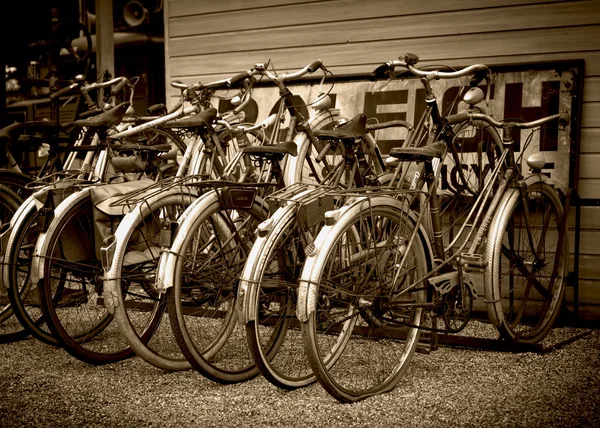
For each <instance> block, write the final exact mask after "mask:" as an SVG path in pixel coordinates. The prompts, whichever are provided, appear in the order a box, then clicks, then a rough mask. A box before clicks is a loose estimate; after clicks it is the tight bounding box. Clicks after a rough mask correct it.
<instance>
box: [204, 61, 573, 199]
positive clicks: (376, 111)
mask: <svg viewBox="0 0 600 428" xmlns="http://www.w3.org/2000/svg"><path fill="white" fill-rule="evenodd" d="M523 68H524V66H520V69H516V67H510V68H509V67H497V68H494V67H492V72H493V81H492V86H491V88H490V102H489V105H486V102H485V101H483V102H482V103H481V104H480V105H478V107H481V108H483V109H484V110H485V111H486V112H487V113H488V114H490V115H492V116H493V117H495V118H496V119H508V120H515V121H531V120H534V119H537V118H541V117H544V116H549V115H552V114H556V113H559V112H565V111H566V112H569V113H571V114H572V116H577V114H578V111H579V110H578V109H579V107H580V106H579V105H578V104H579V103H578V102H576V101H578V100H579V99H580V96H578V94H580V93H581V92H578V91H581V83H580V80H581V79H580V77H581V76H582V74H583V73H582V70H581V64H580V62H577V61H575V62H572V63H569V62H566V63H560V64H536V65H533V66H529V67H528V69H523ZM337 80H338V81H337V82H336V83H334V84H332V83H331V81H325V82H324V83H323V84H322V85H321V84H320V81H303V82H298V83H293V84H290V85H289V87H290V90H291V91H292V93H293V94H294V95H295V97H296V100H297V102H298V103H299V104H300V105H302V106H303V107H302V108H301V109H300V110H301V112H302V113H303V114H304V115H305V116H307V115H308V114H310V112H311V108H310V102H311V101H313V100H315V99H317V97H318V95H319V94H320V93H323V92H326V93H329V95H330V96H331V97H332V99H333V102H334V107H335V108H338V109H340V111H341V113H342V115H343V116H345V117H348V118H352V117H353V116H355V115H356V114H359V113H365V114H366V115H367V117H368V118H369V121H370V123H373V122H386V121H390V120H395V119H402V120H407V121H409V122H411V123H417V122H418V120H419V118H420V116H421V114H422V113H423V111H424V109H425V96H424V89H423V84H422V83H421V82H420V80H419V79H418V78H414V77H406V78H398V79H395V80H392V81H390V82H389V83H388V84H387V85H383V83H385V82H381V81H379V82H370V81H368V80H367V79H366V78H365V76H345V77H344V78H342V79H339V78H338V79H337ZM467 83H468V78H461V79H452V80H437V81H433V82H431V85H432V88H433V90H434V93H435V95H436V97H437V100H438V105H439V106H440V108H441V111H442V112H443V114H452V113H456V112H458V111H461V110H464V109H465V108H466V107H467V106H466V105H465V104H464V103H463V102H462V101H461V100H460V99H459V97H458V95H459V93H460V91H461V88H462V87H463V86H464V85H466V84H467ZM382 86H383V87H382ZM482 89H484V92H485V91H486V89H487V88H486V87H485V86H483V87H482ZM278 102H279V91H278V89H277V88H275V87H270V86H262V87H257V88H255V89H254V93H253V99H252V101H251V103H250V104H249V105H248V106H247V107H246V108H245V112H246V120H248V121H260V120H262V119H264V118H266V117H267V116H269V115H270V114H272V113H274V112H275V111H276V109H277V106H278ZM215 106H216V107H217V108H218V109H219V111H221V112H223V111H226V110H228V109H230V108H231V105H230V104H229V102H228V101H226V100H222V99H221V100H215ZM574 123H575V122H574ZM577 123H578V122H577ZM576 131H578V130H576ZM576 135H578V133H577V132H571V133H570V134H568V133H565V132H562V131H559V127H558V123H555V124H550V125H548V126H546V127H544V128H543V129H540V130H537V131H536V132H534V133H533V134H532V133H531V131H528V130H523V131H521V132H516V133H515V135H513V138H514V139H515V151H516V153H517V157H520V159H521V160H522V162H523V165H522V166H523V169H522V170H523V172H524V173H526V172H527V165H526V164H525V159H527V156H528V155H529V154H531V153H535V152H542V153H543V154H544V157H545V159H546V162H547V165H546V168H544V170H543V172H544V173H545V174H547V175H548V176H549V177H550V179H551V181H552V183H553V184H555V185H556V186H557V187H558V188H560V189H562V190H563V191H566V189H567V188H568V187H569V186H573V180H574V178H573V177H574V174H573V171H572V170H573V169H574V168H576V160H577V156H578V145H576V144H574V140H576V138H575V137H574V136H576ZM405 137H406V134H405V131H403V130H401V129H399V128H392V129H388V130H380V131H377V135H376V139H377V141H378V144H379V146H380V148H381V150H382V152H383V153H384V154H385V153H387V152H388V151H389V150H390V148H392V147H394V146H398V145H400V144H402V141H403V140H404V138H405ZM521 155H522V156H521ZM469 167H470V166H469ZM447 174H448V176H447V177H446V178H445V179H443V181H444V183H450V182H451V177H452V174H454V175H456V171H454V172H453V171H452V167H450V166H449V167H448V168H447ZM575 177H576V176H575Z"/></svg>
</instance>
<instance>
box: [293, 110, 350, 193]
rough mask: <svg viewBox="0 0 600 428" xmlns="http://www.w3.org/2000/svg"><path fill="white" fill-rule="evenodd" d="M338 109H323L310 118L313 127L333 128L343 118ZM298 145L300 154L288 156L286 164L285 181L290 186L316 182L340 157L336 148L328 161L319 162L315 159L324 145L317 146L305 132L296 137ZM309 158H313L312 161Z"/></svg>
mask: <svg viewBox="0 0 600 428" xmlns="http://www.w3.org/2000/svg"><path fill="white" fill-rule="evenodd" d="M342 119H343V118H342V116H340V114H339V112H338V111H337V110H332V111H328V110H321V111H319V113H317V115H315V116H314V117H312V118H311V119H310V120H309V126H310V127H311V129H313V130H316V129H332V128H333V127H334V126H335V125H337V124H338V123H339V122H340V121H341V120H342ZM294 141H295V142H296V145H297V146H298V156H287V161H286V162H287V163H286V166H285V169H284V171H285V183H286V184H287V185H288V186H290V185H292V184H294V183H316V182H317V181H321V179H322V178H323V177H324V176H325V175H327V173H328V172H329V170H330V168H331V165H335V164H336V160H337V159H339V156H338V154H336V151H335V150H330V153H328V156H327V157H326V161H325V162H323V163H322V164H321V165H319V164H317V162H315V161H314V159H315V158H316V157H317V156H318V155H319V151H320V150H321V149H322V147H315V146H314V145H313V144H312V143H311V141H310V140H309V138H308V135H307V134H306V133H305V132H300V133H298V134H297V135H296V138H295V139H294ZM307 158H309V159H311V160H310V161H309V160H307Z"/></svg>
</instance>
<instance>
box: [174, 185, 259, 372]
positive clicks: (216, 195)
mask: <svg viewBox="0 0 600 428" xmlns="http://www.w3.org/2000/svg"><path fill="white" fill-rule="evenodd" d="M220 192H221V190H215V191H211V192H209V193H207V194H205V195H203V196H202V197H201V199H200V200H199V201H198V202H197V203H196V204H195V205H194V206H193V207H191V209H190V210H189V211H186V213H184V214H183V216H182V217H183V218H185V221H183V222H181V223H180V226H179V229H178V231H177V235H176V236H175V240H174V242H173V245H172V246H171V251H170V252H169V256H168V257H169V259H168V261H167V265H166V268H165V276H166V277H167V278H166V279H165V283H166V284H169V283H170V284H172V286H168V288H167V299H168V310H169V314H171V316H170V321H171V327H172V329H173V334H174V335H175V338H176V340H177V342H178V343H179V345H180V348H181V351H182V353H183V354H184V355H185V356H186V358H187V359H188V361H189V362H190V363H191V365H192V367H193V368H195V369H196V370H197V371H198V372H200V373H201V374H203V375H204V376H206V377H208V378H209V379H211V380H213V381H216V382H219V383H235V382H241V381H244V380H247V379H250V378H252V377H254V376H256V375H257V374H258V369H257V368H256V365H255V364H254V361H253V359H252V356H251V355H250V350H249V349H248V347H247V345H246V341H245V338H244V330H243V326H241V325H240V324H238V323H237V313H236V311H235V304H236V302H235V301H236V298H237V286H238V279H239V273H240V271H241V268H242V267H243V265H244V262H245V260H246V257H247V255H248V252H249V250H250V248H249V247H250V245H251V242H246V243H244V241H245V240H246V239H252V237H253V233H254V230H255V229H256V226H257V225H258V223H260V222H261V221H263V220H264V219H265V218H266V216H267V213H268V210H267V207H266V205H264V204H263V203H262V202H261V201H260V200H259V198H257V199H256V200H255V201H254V203H253V205H252V207H251V208H249V209H238V210H231V209H227V208H225V207H224V206H223V205H222V202H221V196H220ZM236 222H237V223H238V224H236Z"/></svg>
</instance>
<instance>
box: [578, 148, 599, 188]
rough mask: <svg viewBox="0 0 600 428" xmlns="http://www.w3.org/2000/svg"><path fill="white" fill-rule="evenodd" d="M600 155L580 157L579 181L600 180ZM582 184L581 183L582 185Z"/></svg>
mask: <svg viewBox="0 0 600 428" xmlns="http://www.w3.org/2000/svg"><path fill="white" fill-rule="evenodd" d="M599 165H600V154H597V153H584V154H582V155H581V156H580V157H579V179H580V180H581V179H582V178H600V168H598V166H599ZM580 184H581V183H580Z"/></svg>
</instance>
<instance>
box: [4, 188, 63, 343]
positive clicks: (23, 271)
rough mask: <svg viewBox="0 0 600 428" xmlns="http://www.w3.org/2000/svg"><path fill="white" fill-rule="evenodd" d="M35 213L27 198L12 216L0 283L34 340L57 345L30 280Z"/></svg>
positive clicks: (36, 217)
mask: <svg viewBox="0 0 600 428" xmlns="http://www.w3.org/2000/svg"><path fill="white" fill-rule="evenodd" d="M38 221H39V212H38V209H37V207H36V205H35V200H34V199H33V198H32V197H30V198H28V199H27V200H26V201H25V202H24V203H23V204H22V205H21V206H20V208H19V210H18V211H17V212H16V213H15V215H14V218H13V220H12V222H11V228H10V230H8V231H6V234H8V238H7V239H4V238H3V242H4V241H6V248H5V253H4V264H3V266H2V281H3V284H4V287H5V288H6V292H7V293H8V299H9V302H10V305H11V308H12V310H13V313H14V315H15V317H16V318H17V319H18V320H19V323H20V324H21V326H23V328H24V329H25V330H26V331H27V333H28V334H31V335H33V337H35V338H36V339H39V340H41V341H42V342H44V343H47V344H49V345H57V341H56V339H55V338H54V335H53V334H52V332H51V331H50V329H49V328H48V326H47V324H46V323H45V319H44V315H43V313H42V309H41V307H40V299H39V296H38V291H37V287H36V285H35V284H33V282H32V278H31V260H32V258H33V252H34V248H35V244H36V242H37V238H38V236H39V228H38Z"/></svg>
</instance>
